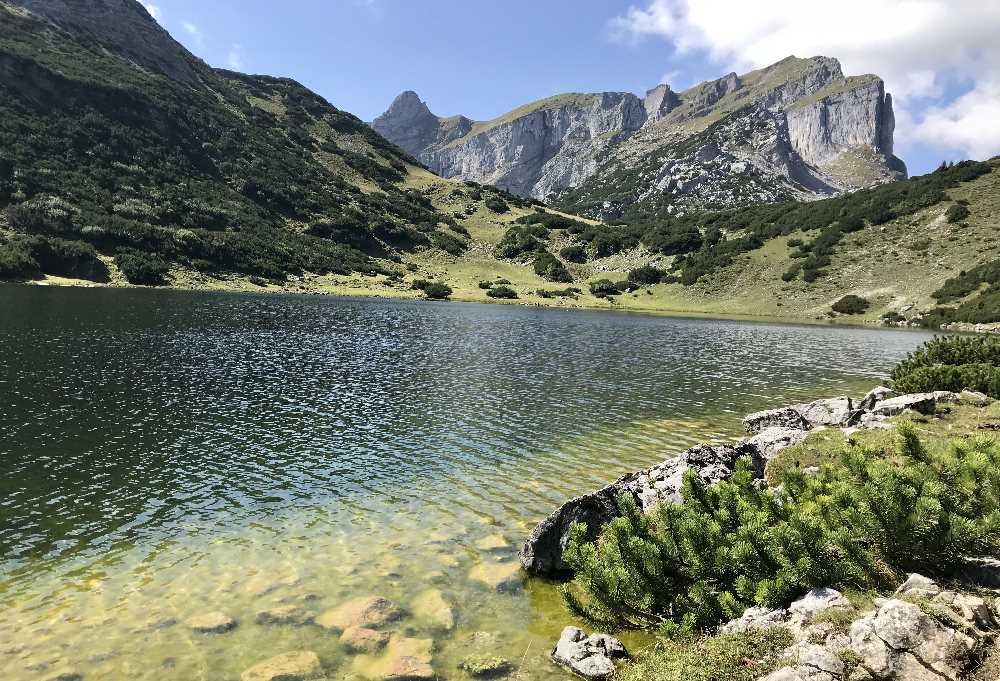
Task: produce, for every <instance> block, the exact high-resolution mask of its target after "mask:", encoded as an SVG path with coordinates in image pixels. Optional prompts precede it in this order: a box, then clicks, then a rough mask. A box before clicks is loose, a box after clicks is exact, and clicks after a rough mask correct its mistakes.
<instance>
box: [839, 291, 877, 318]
mask: <svg viewBox="0 0 1000 681" xmlns="http://www.w3.org/2000/svg"><path fill="white" fill-rule="evenodd" d="M868 306H869V302H868V301H867V300H865V299H864V298H862V297H861V296H856V295H853V294H848V295H846V296H844V297H843V298H841V299H840V300H838V301H837V302H835V303H834V304H833V305H832V306H831V308H832V309H833V311H834V312H839V313H840V314H864V312H865V310H867V309H868Z"/></svg>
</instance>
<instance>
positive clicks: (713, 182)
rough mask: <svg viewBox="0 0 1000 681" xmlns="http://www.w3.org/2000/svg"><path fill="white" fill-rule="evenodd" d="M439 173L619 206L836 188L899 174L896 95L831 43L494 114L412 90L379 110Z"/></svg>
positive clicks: (568, 201) (726, 201) (384, 129)
mask: <svg viewBox="0 0 1000 681" xmlns="http://www.w3.org/2000/svg"><path fill="white" fill-rule="evenodd" d="M372 126H373V127H374V128H375V129H376V130H377V131H378V132H379V133H381V134H382V135H384V136H385V137H386V138H388V139H389V140H391V141H393V142H395V143H397V144H399V145H400V146H402V147H403V148H404V149H406V150H407V151H409V152H410V153H412V154H414V155H415V156H417V157H418V158H419V159H420V160H421V161H423V162H424V163H425V164H426V165H427V166H428V167H430V168H431V169H432V170H434V171H435V172H437V173H439V174H441V175H443V176H445V177H456V178H460V179H464V180H475V181H478V182H488V183H492V184H496V185H497V186H500V187H502V188H504V189H507V190H509V191H512V192H514V193H517V194H521V195H524V196H532V197H535V198H539V199H546V200H555V201H556V202H559V203H561V205H563V206H565V207H567V208H576V207H579V206H581V205H585V206H593V205H595V204H596V203H601V199H603V198H604V197H611V196H613V197H614V198H613V200H606V201H603V204H606V205H602V207H601V208H599V209H592V210H590V213H591V214H594V215H600V216H601V217H614V216H616V215H618V214H620V213H621V212H622V211H623V210H625V209H626V208H627V207H628V206H630V205H632V204H635V203H643V202H653V201H657V202H660V201H662V200H666V202H667V203H668V204H670V205H672V204H674V203H676V204H677V207H678V209H682V208H683V207H684V206H687V205H705V206H717V207H729V206H738V205H750V204H756V203H762V202H769V201H778V200H785V199H789V198H810V197H819V196H829V195H833V194H836V193H839V192H841V191H845V190H847V189H853V188H857V187H862V186H868V185H871V184H875V183H878V182H885V181H888V180H891V179H896V178H899V177H905V174H906V169H905V166H904V165H903V164H902V162H901V161H899V159H897V158H895V157H894V156H893V130H894V127H895V117H894V115H893V111H892V97H891V96H890V95H888V94H887V93H886V92H885V86H884V84H883V82H882V80H881V79H880V78H878V77H877V76H873V75H868V76H859V77H850V78H845V77H844V74H843V72H842V70H841V67H840V63H839V62H838V61H837V60H836V59H831V58H828V57H814V58H811V59H797V58H795V57H789V58H787V59H784V60H782V61H780V62H778V63H777V64H774V65H772V66H769V67H767V68H764V69H759V70H757V71H753V72H750V73H747V74H743V75H738V74H736V73H730V74H727V75H726V76H723V77H722V78H719V79H717V80H712V81H706V82H704V83H700V84H699V85H696V86H694V87H692V88H690V89H688V90H685V91H684V92H680V93H677V92H674V91H673V90H672V89H671V88H670V86H669V85H667V84H660V85H657V86H656V87H655V88H653V89H651V90H649V91H648V92H647V93H646V96H645V97H644V98H643V99H639V98H638V97H636V96H634V95H632V94H630V93H615V92H603V93H593V94H585V95H584V94H567V95H558V96H555V97H550V98H548V99H545V100H541V101H539V102H535V103H532V104H528V105H526V106H522V107H520V108H518V109H515V110H513V111H510V112H508V113H506V114H504V115H502V116H500V117H498V118H496V119H494V120H492V121H487V122H472V121H470V120H469V119H467V118H465V117H463V116H453V117H450V118H440V117H437V116H435V115H434V114H432V113H431V112H430V110H429V109H428V108H427V106H426V105H425V104H424V103H423V102H421V101H420V99H419V97H417V95H416V94H414V93H413V92H404V93H403V94H401V95H400V96H399V97H397V98H396V100H395V101H394V102H393V103H392V105H391V106H390V107H389V109H388V110H387V111H386V112H385V113H384V114H383V115H381V116H379V117H378V118H377V119H375V120H374V121H373V122H372Z"/></svg>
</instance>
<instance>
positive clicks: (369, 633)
mask: <svg viewBox="0 0 1000 681" xmlns="http://www.w3.org/2000/svg"><path fill="white" fill-rule="evenodd" d="M340 642H341V643H342V644H343V646H344V647H345V648H347V649H348V650H350V651H352V652H356V653H377V652H378V651H380V650H382V648H384V647H385V644H386V643H388V642H389V633H388V632H386V631H378V630H377V629H369V628H368V627H348V628H347V629H344V632H343V633H342V634H341V635H340Z"/></svg>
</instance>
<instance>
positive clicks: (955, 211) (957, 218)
mask: <svg viewBox="0 0 1000 681" xmlns="http://www.w3.org/2000/svg"><path fill="white" fill-rule="evenodd" d="M944 215H945V217H946V218H947V219H948V222H949V223H951V224H955V223H956V222H961V221H962V220H965V219H966V218H967V217H969V215H971V213H970V212H969V209H968V208H966V207H965V206H964V205H962V204H960V203H955V204H952V205H951V206H949V207H948V210H946V211H945V213H944Z"/></svg>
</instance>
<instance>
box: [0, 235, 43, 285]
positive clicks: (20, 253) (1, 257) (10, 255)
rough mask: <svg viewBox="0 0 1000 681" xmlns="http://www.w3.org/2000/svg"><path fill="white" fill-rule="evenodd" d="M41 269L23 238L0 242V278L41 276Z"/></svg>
mask: <svg viewBox="0 0 1000 681" xmlns="http://www.w3.org/2000/svg"><path fill="white" fill-rule="evenodd" d="M41 273H42V270H41V268H40V267H39V266H38V261H37V260H35V257H34V256H33V255H32V252H31V247H30V246H29V245H28V243H27V241H26V240H24V239H12V240H11V241H8V242H7V243H0V279H7V280H22V279H34V278H36V277H39V276H41Z"/></svg>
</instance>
